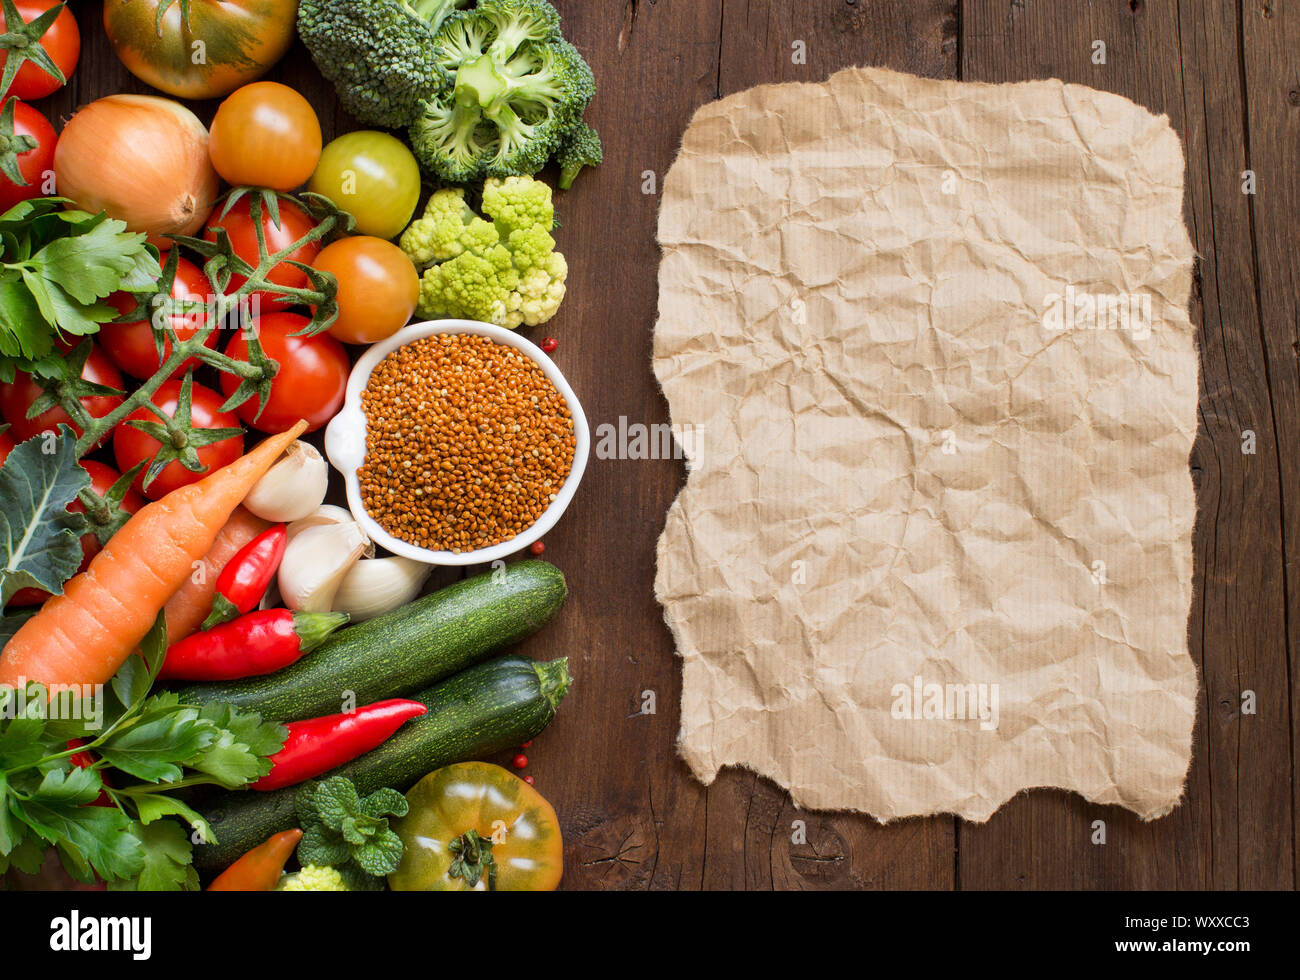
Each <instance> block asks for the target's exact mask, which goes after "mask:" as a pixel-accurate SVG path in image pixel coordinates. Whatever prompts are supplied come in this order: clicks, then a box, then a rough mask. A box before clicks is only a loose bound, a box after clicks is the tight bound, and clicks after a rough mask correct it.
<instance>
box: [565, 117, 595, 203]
mask: <svg viewBox="0 0 1300 980" xmlns="http://www.w3.org/2000/svg"><path fill="white" fill-rule="evenodd" d="M557 159H558V160H559V163H560V190H562V191H567V190H568V189H569V188H570V187H572V186H573V181H574V179H575V178H576V177H577V176H578V174H579V173H581V172H582V168H583V167H598V166H600V165H601V164H602V163H604V162H605V148H604V147H603V146H601V144H600V134H599V133H597V132H596V131H595V130H594V129H592V128H591V127H590V126H588V125H587V124H586V123H585V122H579V123H578V124H577V125H576V126H574V127H573V128H572V129H570V130H569V135H568V136H566V137H565V139H564V143H563V145H562V146H561V147H560V152H559V153H558V154H557Z"/></svg>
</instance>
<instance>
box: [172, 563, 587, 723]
mask: <svg viewBox="0 0 1300 980" xmlns="http://www.w3.org/2000/svg"><path fill="white" fill-rule="evenodd" d="M566 594H567V590H566V589H565V585H564V575H563V573H561V572H560V570H559V569H558V568H556V567H555V566H554V565H550V564H548V563H546V562H544V561H521V562H517V563H515V564H513V565H508V566H506V567H505V568H503V569H499V570H496V571H491V572H485V573H483V574H482V575H476V576H474V577H473V578H467V579H465V580H464V581H462V582H457V583H456V584H455V585H451V586H448V587H447V588H445V589H441V590H439V591H438V592H434V593H432V594H430V595H427V596H424V597H423V598H420V599H417V600H415V602H413V603H411V604H410V605H407V606H403V607H402V608H401V609H396V610H394V611H393V612H390V613H387V614H385V615H383V616H378V617H376V618H375V619H371V620H368V621H366V622H364V623H358V624H357V625H356V626H351V627H348V628H347V629H345V630H343V631H342V632H341V633H337V634H335V635H334V636H333V637H331V638H330V639H329V640H327V641H326V642H325V643H323V644H321V646H319V647H317V648H316V649H315V650H314V651H312V652H311V653H309V654H307V655H306V656H305V657H303V658H302V659H301V660H299V661H298V662H297V663H296V664H294V665H293V666H291V667H287V668H285V669H284V670H281V671H277V672H276V673H274V674H268V675H267V676H265V677H252V678H249V679H248V680H245V681H234V682H225V683H219V684H197V685H194V686H193V687H188V688H185V689H184V690H182V691H181V692H180V696H181V701H182V702H183V703H184V704H198V705H201V704H208V703H211V702H219V703H223V704H230V705H233V706H235V707H237V708H244V709H246V710H249V711H258V712H260V713H261V715H262V717H263V718H265V719H267V720H268V721H280V722H284V721H297V720H299V719H301V718H317V717H319V716H321V715H332V714H337V713H338V712H340V711H343V710H345V709H346V707H347V704H346V703H345V700H344V699H345V698H347V699H348V700H349V701H350V702H351V703H353V704H358V705H364V704H371V703H373V702H375V701H382V700H383V699H384V698H391V697H396V696H398V695H403V694H407V693H409V692H411V691H420V690H423V689H424V688H426V687H428V686H429V685H431V684H434V683H436V682H437V681H440V680H442V679H443V678H444V677H450V676H451V675H452V674H454V673H456V672H457V671H461V670H464V669H465V668H466V667H470V666H472V665H473V664H476V663H479V662H480V661H482V660H484V659H486V658H487V657H489V656H491V655H492V654H493V653H495V652H497V651H498V650H501V649H503V648H504V647H508V646H510V645H511V644H513V643H518V642H519V641H520V640H523V639H524V638H526V637H528V636H531V635H532V634H534V633H536V632H537V631H538V630H539V629H541V628H542V627H543V626H545V625H546V623H547V622H548V621H549V620H550V619H551V617H553V616H554V615H555V614H556V612H558V611H559V608H560V606H562V605H563V604H564V599H565V596H566ZM349 692H350V695H351V696H350V697H349Z"/></svg>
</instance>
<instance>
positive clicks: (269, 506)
mask: <svg viewBox="0 0 1300 980" xmlns="http://www.w3.org/2000/svg"><path fill="white" fill-rule="evenodd" d="M327 490H329V467H328V466H326V464H325V458H324V457H323V456H321V454H320V453H319V452H317V451H316V447H315V446H313V445H311V443H307V442H303V441H302V440H301V439H299V440H298V441H296V442H294V443H291V444H290V445H289V448H288V449H286V450H285V452H284V455H283V456H281V457H280V458H279V459H278V460H277V461H276V462H275V463H274V464H272V466H271V468H270V469H269V470H267V471H266V474H265V475H264V476H263V477H262V478H261V479H260V480H258V481H257V483H256V484H255V485H254V486H253V489H252V490H251V491H249V494H248V496H247V497H245V498H244V507H245V508H246V509H247V510H249V511H250V512H252V513H253V514H256V515H257V516H258V517H260V518H262V519H263V520H267V521H274V522H275V523H277V524H287V523H289V522H291V521H297V520H301V519H302V518H304V517H307V516H309V515H311V514H312V513H314V512H315V511H316V510H317V509H318V508H319V507H320V506H321V503H322V501H324V499H325V493H326V491H327Z"/></svg>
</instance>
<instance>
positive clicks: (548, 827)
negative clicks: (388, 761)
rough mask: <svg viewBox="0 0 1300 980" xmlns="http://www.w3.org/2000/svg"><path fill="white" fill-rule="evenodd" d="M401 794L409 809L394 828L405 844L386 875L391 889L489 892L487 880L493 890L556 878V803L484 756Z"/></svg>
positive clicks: (536, 886)
mask: <svg viewBox="0 0 1300 980" xmlns="http://www.w3.org/2000/svg"><path fill="white" fill-rule="evenodd" d="M406 800H407V802H408V803H409V804H410V807H411V809H410V811H409V812H408V813H407V815H406V816H405V817H402V819H401V820H399V821H397V822H396V824H395V825H394V827H393V830H394V831H395V832H396V833H397V836H398V837H400V838H401V839H402V843H403V844H404V845H405V846H406V851H405V853H404V854H403V855H402V863H401V865H400V866H399V867H398V869H397V870H396V871H394V872H393V873H392V874H390V875H389V876H388V885H389V887H390V888H392V889H393V891H399V892H400V891H408V892H409V891H487V890H488V888H489V882H490V881H491V883H492V886H493V887H494V888H495V889H496V890H497V891H531V892H545V891H554V889H555V888H556V886H557V885H559V883H560V877H561V875H562V874H563V873H564V840H563V838H562V837H561V836H560V824H559V821H558V820H557V819H556V817H555V810H554V809H553V808H552V807H551V804H549V803H547V802H546V800H545V799H543V798H542V795H541V794H540V793H538V792H537V790H535V789H533V788H532V787H531V786H529V785H528V784H527V783H526V782H524V781H523V780H522V779H520V778H519V777H518V776H516V775H514V774H513V773H510V772H507V771H506V770H505V769H502V768H501V767H500V766H493V765H489V764H488V763H486V762H463V763H460V764H459V765H454V766H446V767H445V768H443V769H438V770H436V771H434V772H431V773H429V775H427V776H425V777H424V778H423V779H421V780H420V781H419V782H418V783H416V784H415V785H414V786H413V787H411V791H410V792H409V793H407V794H406ZM466 865H468V868H467V867H466ZM492 866H495V875H494V876H490V875H489V873H488V869H489V868H490V867H492ZM467 875H468V877H467Z"/></svg>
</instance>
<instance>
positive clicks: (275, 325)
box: [221, 313, 350, 433]
mask: <svg viewBox="0 0 1300 980" xmlns="http://www.w3.org/2000/svg"><path fill="white" fill-rule="evenodd" d="M310 322H311V321H310V320H308V319H307V318H306V317H305V316H298V315H297V314H296V313H272V314H270V315H269V316H264V317H259V318H258V319H257V320H255V321H254V322H253V331H254V333H256V334H257V339H258V340H259V341H260V342H261V344H262V350H263V351H264V352H265V353H266V356H267V357H269V358H271V360H273V361H275V362H276V363H277V364H279V365H280V370H279V372H278V373H277V374H276V376H275V379H274V380H273V381H272V382H271V397H270V398H268V399H267V400H266V407H265V408H264V409H263V411H262V414H261V417H257V404H258V403H257V399H256V398H255V397H254V398H250V399H248V400H247V401H246V402H244V403H243V404H242V405H240V406H239V407H238V408H237V409H236V411H237V412H238V413H239V417H240V418H241V419H243V420H244V421H245V422H246V423H247V424H248V425H251V426H253V427H254V428H256V429H260V430H261V431H263V432H268V433H275V432H283V431H284V430H285V429H288V428H290V427H291V426H292V425H293V424H294V423H295V422H297V421H298V420H299V419H306V420H307V425H308V426H309V428H308V430H307V431H309V432H311V431H314V430H315V429H319V428H320V427H321V426H322V425H324V424H325V423H326V422H328V421H329V420H330V419H332V418H333V417H334V416H335V414H337V413H338V410H339V408H340V407H342V405H343V395H344V392H345V391H346V389H347V383H348V372H349V370H350V365H349V363H348V354H347V351H346V350H344V349H343V345H342V344H340V343H339V342H338V341H337V340H335V339H334V338H333V337H331V336H330V335H329V334H327V333H324V334H317V335H316V336H314V337H292V336H290V334H294V333H297V332H298V331H299V330H302V329H303V328H304V327H306V326H307V325H308V324H309V323H310ZM226 353H227V354H228V355H229V356H231V357H234V358H238V359H240V360H242V359H244V358H246V357H247V356H248V341H247V339H246V338H245V333H244V331H242V330H241V331H239V332H238V333H236V334H235V336H234V339H233V340H231V342H230V346H229V347H227V348H226ZM238 387H239V379H238V378H236V377H235V376H234V375H231V374H223V375H222V376H221V390H222V391H224V392H225V393H226V396H227V397H229V396H230V395H232V394H234V391H235V389H236V388H238Z"/></svg>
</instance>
